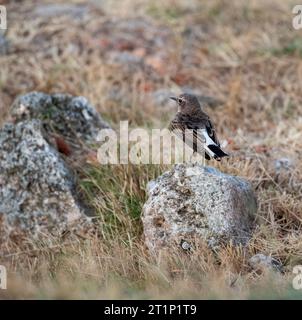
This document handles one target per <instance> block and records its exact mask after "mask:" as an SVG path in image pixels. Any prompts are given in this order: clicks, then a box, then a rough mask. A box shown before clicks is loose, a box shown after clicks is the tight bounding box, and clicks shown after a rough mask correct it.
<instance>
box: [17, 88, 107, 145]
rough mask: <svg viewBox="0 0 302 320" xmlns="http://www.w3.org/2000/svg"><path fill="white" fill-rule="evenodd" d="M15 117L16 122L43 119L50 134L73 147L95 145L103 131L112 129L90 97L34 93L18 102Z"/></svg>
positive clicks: (19, 98)
mask: <svg viewBox="0 0 302 320" xmlns="http://www.w3.org/2000/svg"><path fill="white" fill-rule="evenodd" d="M11 115H12V117H13V118H14V120H15V121H16V122H19V121H23V120H28V119H40V120H41V121H42V123H43V126H44V129H45V130H46V132H48V133H55V134H59V135H60V136H62V137H64V139H65V141H67V142H69V143H70V145H71V146H73V147H80V146H81V144H82V143H85V144H89V143H95V142H96V137H97V134H98V132H99V130H100V129H103V128H109V125H108V124H107V123H106V122H105V121H104V120H103V119H102V118H101V116H100V115H99V114H98V113H97V111H96V110H95V109H94V107H93V106H92V105H91V104H90V103H89V102H88V101H87V99H86V98H84V97H74V96H71V95H69V94H52V95H48V94H44V93H41V92H30V93H28V94H25V95H22V96H19V97H18V98H17V99H16V100H15V102H14V103H13V105H12V108H11Z"/></svg>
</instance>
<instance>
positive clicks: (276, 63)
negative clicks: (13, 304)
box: [0, 0, 302, 297]
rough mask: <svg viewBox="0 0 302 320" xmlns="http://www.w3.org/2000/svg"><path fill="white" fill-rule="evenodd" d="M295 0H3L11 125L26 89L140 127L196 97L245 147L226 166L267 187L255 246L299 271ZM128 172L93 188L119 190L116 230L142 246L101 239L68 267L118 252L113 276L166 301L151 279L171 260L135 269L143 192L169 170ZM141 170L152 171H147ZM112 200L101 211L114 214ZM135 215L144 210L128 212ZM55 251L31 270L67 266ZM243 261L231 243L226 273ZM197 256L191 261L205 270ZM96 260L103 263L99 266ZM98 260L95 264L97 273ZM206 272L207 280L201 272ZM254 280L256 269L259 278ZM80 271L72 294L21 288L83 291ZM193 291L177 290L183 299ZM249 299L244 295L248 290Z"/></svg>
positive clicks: (0, 42)
mask: <svg viewBox="0 0 302 320" xmlns="http://www.w3.org/2000/svg"><path fill="white" fill-rule="evenodd" d="M295 2H296V1H289V0H288V1H287V0H274V1H270V0H264V1H260V0H252V1H244V0H234V1H232V2H231V1H224V0H207V1H201V0H199V1H198V0H191V1H181V0H166V1H161V0H154V1H144V0H124V1H114V0H100V1H96V0H94V1H51V2H50V1H30V0H28V1H27V0H26V1H3V0H2V1H1V0H0V4H2V5H5V6H6V8H7V14H8V21H7V24H8V30H6V31H1V32H0V114H1V116H0V122H1V123H2V124H3V123H4V122H5V121H6V120H7V117H8V113H9V108H10V105H11V103H12V102H13V100H14V99H15V98H16V96H18V95H19V94H23V93H27V92H29V91H33V90H37V91H43V92H46V93H54V92H63V93H70V94H73V95H77V96H78V95H81V96H85V97H86V98H87V99H89V101H90V102H91V103H92V104H93V105H94V106H95V107H96V109H97V110H98V111H99V112H100V114H101V115H102V116H103V117H104V119H105V120H107V121H108V122H109V123H110V124H111V125H112V127H113V128H117V127H118V125H119V121H120V120H129V121H130V126H133V127H136V126H142V127H149V128H162V127H166V126H167V123H168V122H169V119H171V118H172V117H173V115H174V113H175V111H176V106H175V105H174V104H173V103H171V102H170V101H169V99H168V97H169V96H170V94H171V93H173V94H178V93H180V92H184V91H185V92H191V93H195V94H196V95H197V96H198V97H199V98H201V99H204V100H206V101H207V102H208V107H207V110H206V111H207V112H208V113H209V114H210V116H211V117H212V118H213V122H214V123H215V124H216V126H217V132H218V135H219V136H220V137H221V140H225V141H226V142H227V143H228V145H227V147H226V150H227V151H229V152H230V153H231V154H232V155H233V156H234V157H232V159H231V160H230V161H229V162H224V163H222V164H214V165H215V166H218V167H219V168H220V169H221V170H222V171H224V172H227V173H230V174H236V175H241V176H244V177H245V178H246V179H248V180H249V181H250V182H251V183H252V184H253V186H254V188H255V190H256V192H257V194H258V199H259V219H260V227H259V229H257V232H256V233H255V236H254V239H253V240H252V241H251V244H250V246H249V249H248V250H250V251H251V252H258V251H259V250H260V251H261V252H264V253H266V254H268V255H272V256H274V257H277V258H278V259H279V260H280V261H282V263H283V264H285V265H288V266H289V267H288V270H287V272H288V273H287V275H290V274H291V270H292V269H291V268H292V267H291V266H292V265H294V264H297V263H299V262H301V256H302V245H301V244H302V238H301V222H302V199H301V194H302V185H301V178H302V165H301V156H302V151H301V150H302V118H301V115H302V107H301V106H302V95H301V92H302V29H300V30H294V28H293V27H292V19H293V17H294V15H293V13H292V9H293V7H294V5H295V4H296V3H295ZM211 165H212V164H211ZM102 170H103V169H102ZM114 170H115V171H114V176H115V177H116V178H115V179H116V180H117V181H118V182H117V183H116V185H121V186H124V187H123V190H122V191H121V190H119V189H118V188H115V187H111V185H110V183H106V178H104V179H103V178H100V177H103V176H104V175H100V176H97V174H96V173H95V180H94V181H93V183H92V184H93V185H96V184H101V187H103V188H104V190H105V194H107V195H110V196H108V199H107V200H104V201H108V202H106V203H107V205H108V207H110V208H111V206H113V209H110V210H111V211H110V214H111V215H115V217H118V218H117V221H118V223H117V224H118V225H119V227H118V228H117V229H116V230H117V231H115V232H116V235H118V236H116V237H122V238H123V241H125V242H127V241H128V240H129V239H130V238H131V241H133V242H131V250H130V249H129V248H128V249H127V250H130V251H121V248H120V247H119V246H120V244H117V243H115V242H114V241H113V240H112V239H111V242H108V243H106V244H104V243H105V242H104V243H103V245H104V246H105V245H106V246H107V247H106V249H104V248H105V247H101V248H99V247H98V249H96V248H94V247H93V248H92V249H91V248H90V249H89V250H90V251H89V250H88V251H89V252H90V253H89V255H85V250H84V249H83V251H81V250H82V249H79V250H80V254H79V255H78V256H77V257H76V259H77V260H69V262H68V263H67V265H68V266H69V265H70V270H77V271H75V272H76V273H77V272H78V273H79V274H80V273H81V272H82V271H83V270H84V269H83V268H86V267H83V264H82V262H83V261H87V260H89V259H90V258H91V259H92V260H93V258H92V257H94V253H93V254H92V252H95V251H93V250H96V252H98V254H103V255H108V256H109V255H114V256H115V257H116V259H117V260H115V261H116V265H115V266H113V264H111V263H110V264H108V265H107V266H106V268H105V270H107V271H106V272H109V271H110V270H111V269H110V268H113V269H114V268H115V269H114V270H111V271H112V273H114V274H118V275H119V277H121V278H123V279H124V280H123V281H125V283H126V284H127V285H126V287H127V288H128V289H129V287H131V286H132V285H130V284H129V283H132V281H134V282H135V281H136V280H137V279H140V282H139V284H137V283H136V284H135V285H133V287H135V288H137V286H138V287H139V288H140V290H142V291H144V290H145V291H144V292H145V293H144V296H145V297H150V296H151V297H154V296H157V295H158V294H162V293H161V291H160V289H159V288H162V287H165V285H167V284H166V282H165V281H166V280H165V279H164V280H163V283H164V284H158V283H157V282H156V281H155V282H156V283H155V284H150V283H151V282H150V281H149V280H150V279H153V280H152V281H154V278H156V279H162V278H161V277H162V273H161V271H160V272H159V271H158V274H157V273H156V272H157V271H155V270H157V269H156V268H155V269H154V268H153V269H152V268H151V267H150V268H149V269H148V266H147V264H146V265H143V267H141V269H140V270H137V271H135V272H134V271H133V269H135V266H136V264H135V262H134V261H135V259H136V258H135V257H136V255H143V253H142V252H143V251H142V250H143V249H142V247H139V246H140V245H141V226H140V223H139V219H138V218H139V214H140V210H141V207H142V205H143V203H144V201H145V193H144V191H142V190H143V189H144V187H145V184H146V183H147V181H148V179H149V178H151V177H152V174H154V175H156V174H158V172H154V173H152V174H150V172H149V171H148V170H149V169H146V168H143V169H140V170H141V171H137V170H136V169H135V170H134V169H133V171H131V170H132V169H131V170H130V169H127V170H130V171H127V173H125V171H123V170H124V169H121V168H119V169H118V168H115V169H114ZM129 172H130V173H129ZM102 174H104V172H102ZM108 175H109V174H108V172H107V176H108ZM135 175H137V176H139V177H140V178H137V179H134V178H133V176H135ZM110 176H112V171H110ZM105 177H106V174H105ZM91 179H92V178H91ZM101 187H100V188H101ZM125 190H126V191H125ZM106 192H107V193H106ZM124 193H125V194H127V195H131V198H129V199H132V200H131V201H130V202H129V203H128V202H127V201H128V200H127V199H128V198H127V199H126V200H127V201H126V200H125V199H120V195H121V194H124ZM132 195H134V196H133V197H134V198H132ZM95 196H96V195H95V193H93V194H92V195H91V197H92V198H93V197H95ZM133 199H134V200H135V201H134V202H133ZM93 201H94V203H96V204H97V201H96V200H95V199H94V200H93ZM99 201H100V200H99ZM108 207H106V206H105V207H104V208H105V209H104V208H103V207H101V206H99V207H98V208H99V210H101V212H105V211H106V210H107V209H108ZM102 210H103V211H102ZM108 210H109V209H108ZM112 212H113V213H112ZM125 212H130V213H131V212H134V215H133V216H131V214H130V216H129V217H128V216H125V214H124V213H125ZM133 217H134V218H133ZM112 221H116V220H112ZM129 230H130V231H129ZM129 232H130V233H129ZM129 234H130V235H129ZM119 239H120V238H119ZM112 241H113V242H112ZM129 241H130V240H129ZM127 243H128V242H127ZM98 246H99V244H98ZM138 247H139V249H135V248H138ZM123 250H124V249H123ZM133 250H134V251H133ZM135 250H137V251H135ZM77 252H79V251H77ZM121 252H122V253H121ZM127 252H128V254H127ZM42 254H44V253H42ZM53 255H55V253H51V254H50V253H49V252H48V251H47V254H45V256H44V258H43V259H44V260H43V261H44V264H42V265H43V268H44V269H43V270H40V269H39V267H38V266H36V265H35V263H34V262H32V260H30V258H28V259H29V260H26V261H25V260H24V261H23V263H24V264H23V270H30V272H29V274H27V277H28V278H29V279H31V277H38V276H37V274H39V275H40V277H42V278H43V275H44V273H43V272H44V271H45V270H46V269H47V268H49V270H53V269H52V268H56V267H57V264H56V263H55V266H56V267H54V265H53V263H54V261H56V260H55V256H53ZM243 256H244V255H243V253H238V252H237V253H234V252H233V253H232V254H230V251H226V252H225V256H223V257H224V258H225V257H228V258H225V260H224V258H223V259H222V260H221V261H222V262H221V264H220V267H217V268H218V269H217V270H218V271H219V270H220V271H219V272H222V273H221V274H222V278H223V279H226V278H227V277H228V276H229V275H228V274H225V273H224V271H225V270H226V269H228V268H230V269H232V268H233V269H237V271H238V268H239V267H238V265H239V262H238V261H241V262H242V260H244V257H243ZM87 257H89V259H88V258H87ZM41 259H42V258H41ZM64 259H65V257H64ZM64 261H65V260H64ZM74 261H77V262H74ZM89 261H90V260H89ZM19 262H20V260H19ZM62 263H63V262H62ZM64 263H66V261H65V262H64ZM209 263H210V262H209ZM197 264H198V263H195V262H194V263H193V264H192V265H191V267H192V268H193V267H195V268H197ZM75 265H76V267H75ZM95 265H97V262H94V264H92V263H91V264H88V267H87V268H92V269H93V266H95ZM213 265H215V263H213ZM226 266H227V267H226ZM182 267H183V266H182ZM182 267H180V266H178V268H180V269H181V268H182ZM189 267H190V266H189ZM189 267H188V268H189ZM16 268H17V267H16ZM72 268H74V269H72ZM146 268H147V270H148V271H146ZM213 268H214V267H213ZM215 268H216V267H215ZM219 268H220V269H219ZM65 269H66V270H67V269H68V268H67V267H66V268H65V267H64V268H63V271H62V272H63V274H64V270H65ZM92 269H89V270H88V269H87V270H86V269H85V270H86V271H87V274H89V273H91V270H92ZM210 269H211V268H210ZM239 269H240V268H239ZM47 270H48V269H47ZM55 270H56V269H55ZM93 270H94V269H93ZM108 270H109V271H108ZM121 270H123V272H122V271H121ZM150 270H151V271H150ZM192 270H193V271H192ZM192 270H191V271H192V277H193V278H192V279H194V275H196V274H195V273H196V272H195V271H194V270H195V269H194V268H193V269H192ZM211 270H212V269H211ZM217 270H216V271H217ZM86 271H85V272H86ZM218 271H217V272H218ZM58 272H59V271H58ZM83 272H84V271H83ZM148 272H149V273H148ZM85 274H86V273H85ZM144 274H148V276H146V277H145V276H144ZM185 274H186V276H184V277H183V278H182V280H183V281H185V282H184V283H185V284H184V283H182V282H181V283H180V282H177V283H176V284H173V280H171V281H172V282H171V283H172V287H173V285H175V287H174V289H175V288H177V285H179V288H181V290H180V291H182V289H183V288H185V289H184V290H185V292H186V296H187V297H192V296H193V297H201V296H203V297H207V295H208V292H207V290H206V291H202V290H201V289H200V288H199V287H198V286H197V287H195V284H196V283H198V281H199V280H198V281H197V282H196V281H195V280H192V279H191V278H190V275H191V273H190V272H189V271H188V272H187V273H185ZM73 275H74V273H72V276H73ZM64 276H66V274H64ZM102 276H103V277H104V282H106V281H107V280H108V279H107V280H106V278H105V276H104V275H102ZM38 278H39V277H38ZM172 278H173V277H172ZM172 278H171V279H172ZM250 278H251V277H250V276H249V275H247V279H248V281H249V280H250ZM64 279H65V278H64ZM67 279H68V280H66V281H65V282H64V281H62V282H61V285H62V284H63V285H64V284H65V285H66V288H64V289H62V288H59V289H58V287H57V286H56V285H54V284H53V283H52V282H49V281H50V280H47V281H46V282H45V283H44V287H43V285H42V287H43V288H44V289H43V288H42V289H41V288H40V289H39V290H40V291H39V290H38V293H37V292H36V291H35V290H36V288H35V287H34V286H33V285H29V284H28V286H27V287H26V286H25V284H24V281H23V280H20V279H19V280H16V285H15V287H14V289H12V293H11V297H15V296H18V295H19V294H18V288H19V287H20V286H21V285H22V287H23V288H25V287H26V288H27V289H26V290H27V291H26V290H25V293H24V294H25V295H27V296H28V297H32V296H37V295H38V296H40V294H41V292H44V293H43V294H42V296H43V297H45V296H47V297H57V296H58V292H60V294H62V296H65V294H66V296H67V297H70V295H73V296H74V297H82V291H81V289H80V288H81V285H79V286H78V289H79V290H78V291H76V290H69V289H70V286H71V285H72V284H71V281H70V278H69V276H67ZM92 279H93V277H92ZM125 279H126V280H125ZM188 279H189V280H188ZM215 279H216V280H217V273H216V274H215ZM79 281H80V280H79ZM108 281H109V280H108ZM202 281H203V280H202ZM223 281H224V280H221V281H218V280H217V282H216V284H213V285H211V288H213V290H214V291H215V293H213V296H223V295H224V294H225V296H228V294H229V291H227V293H222V292H221V290H220V289H221V283H222V282H223ZM29 282H30V281H29ZM159 282H160V281H159ZM30 283H31V282H30ZM160 283H162V282H160ZM193 283H194V285H193ZM67 284H68V285H67ZM262 284H263V283H262ZM91 285H92V287H93V283H91ZM169 285H171V284H169ZM263 285H264V284H263ZM286 286H287V285H284V287H285V288H287V287H286ZM206 287H207V288H208V287H209V286H206ZM49 288H51V289H49ZM68 288H69V289H68ZM90 288H91V287H90ZM67 289H68V290H67ZM128 289H127V290H128ZM270 289H271V287H270ZM43 290H44V291H43ZM49 290H50V291H49ZM51 290H52V291H51ZM60 290H61V291H60ZM114 290H115V289H114ZM114 290H113V291H114ZM127 290H126V291H119V290H117V289H116V291H114V292H113V293H110V294H111V296H112V297H124V296H129V295H130V294H132V293H131V292H132V291H131V290H130V289H129V290H130V291H131V292H130V291H129V292H128V291H127ZM278 290H279V287H278V289H277V291H278ZM67 291H68V293H67ZM172 291H173V290H172ZM172 291H171V292H172ZM180 291H178V290H174V291H173V292H174V293H171V292H170V295H169V297H170V296H171V294H172V295H174V296H177V294H179V292H180ZM264 291H265V290H264ZM277 291H276V292H277ZM95 292H98V291H97V290H96V291H95ZM146 292H147V293H146ZM202 292H203V293H202ZM91 294H93V293H91ZM238 294H239V296H240V295H241V294H243V293H242V292H241V293H238V292H237V293H235V296H236V295H238ZM59 296H60V295H59ZM133 296H136V295H135V294H134V293H133ZM245 296H246V297H247V296H248V293H245ZM178 297H179V296H178ZM228 297H229V296H228ZM258 297H259V296H258Z"/></svg>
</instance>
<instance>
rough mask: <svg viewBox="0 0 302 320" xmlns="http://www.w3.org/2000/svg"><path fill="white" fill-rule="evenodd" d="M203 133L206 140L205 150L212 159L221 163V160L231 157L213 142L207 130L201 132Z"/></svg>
mask: <svg viewBox="0 0 302 320" xmlns="http://www.w3.org/2000/svg"><path fill="white" fill-rule="evenodd" d="M201 132H202V134H203V136H204V138H205V144H204V149H205V151H206V153H207V154H208V155H209V156H210V157H211V158H213V159H215V160H217V161H220V160H221V158H223V157H228V156H229V155H228V154H227V153H225V152H224V151H222V150H221V148H220V146H219V145H218V144H217V143H215V142H214V141H213V139H212V138H211V137H210V136H209V134H208V132H207V130H206V129H203V130H201Z"/></svg>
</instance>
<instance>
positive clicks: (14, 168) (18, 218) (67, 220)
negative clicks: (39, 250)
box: [0, 120, 90, 242]
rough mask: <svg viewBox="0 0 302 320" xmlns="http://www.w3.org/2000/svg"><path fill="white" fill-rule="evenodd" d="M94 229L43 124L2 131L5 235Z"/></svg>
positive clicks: (0, 224) (0, 230)
mask: <svg viewBox="0 0 302 320" xmlns="http://www.w3.org/2000/svg"><path fill="white" fill-rule="evenodd" d="M85 224H87V226H88V225H89V224H90V220H89V218H88V217H87V216H85V214H84V212H83V210H82V208H81V207H80V205H79V204H78V202H77V196H76V192H75V181H74V177H73V174H72V172H71V170H70V169H69V168H68V167H67V165H66V163H65V162H64V160H63V159H62V158H61V157H60V155H59V153H58V152H57V151H56V150H55V149H54V148H53V147H52V146H50V145H49V144H48V143H47V141H46V140H45V139H44V137H43V134H42V130H41V122H40V121H39V120H28V121H22V122H20V123H17V124H6V125H5V126H4V127H3V128H2V129H1V130H0V236H1V241H2V242H3V241H4V240H7V239H8V238H9V237H10V236H13V235H16V234H17V235H22V234H27V235H30V236H32V237H37V236H38V235H39V234H43V233H47V232H50V233H52V234H57V235H58V234H61V233H62V232H63V231H64V230H66V229H67V228H69V227H71V226H76V227H80V226H81V227H83V226H84V225H85Z"/></svg>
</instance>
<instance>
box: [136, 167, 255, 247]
mask: <svg viewBox="0 0 302 320" xmlns="http://www.w3.org/2000/svg"><path fill="white" fill-rule="evenodd" d="M148 189H149V190H148V192H149V199H148V200H147V202H146V203H145V205H144V207H143V216H142V221H143V225H144V235H145V241H146V245H147V246H148V248H149V249H150V250H157V249H160V248H164V247H170V246H175V245H176V246H177V245H179V246H180V247H183V245H182V244H183V243H184V242H186V247H188V246H189V245H190V239H193V238H196V237H197V238H199V239H200V238H201V239H204V240H206V241H207V242H208V243H209V245H210V246H216V245H218V244H219V243H221V242H222V241H230V240H232V241H233V243H235V244H239V243H241V244H245V243H246V242H247V241H248V239H249V236H250V233H251V231H252V228H253V223H254V220H255V215H256V211H257V202H256V198H255V195H254V193H253V190H252V187H251V185H250V184H249V183H248V182H247V181H245V180H244V179H242V178H238V177H235V176H230V175H227V174H224V173H221V172H220V171H218V170H216V169H214V168H210V167H203V166H201V165H197V164H196V165H184V164H181V165H176V166H174V168H173V169H172V170H171V171H169V172H166V173H164V174H163V175H162V176H160V177H159V178H157V179H156V180H155V181H151V182H150V183H149V185H148Z"/></svg>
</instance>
